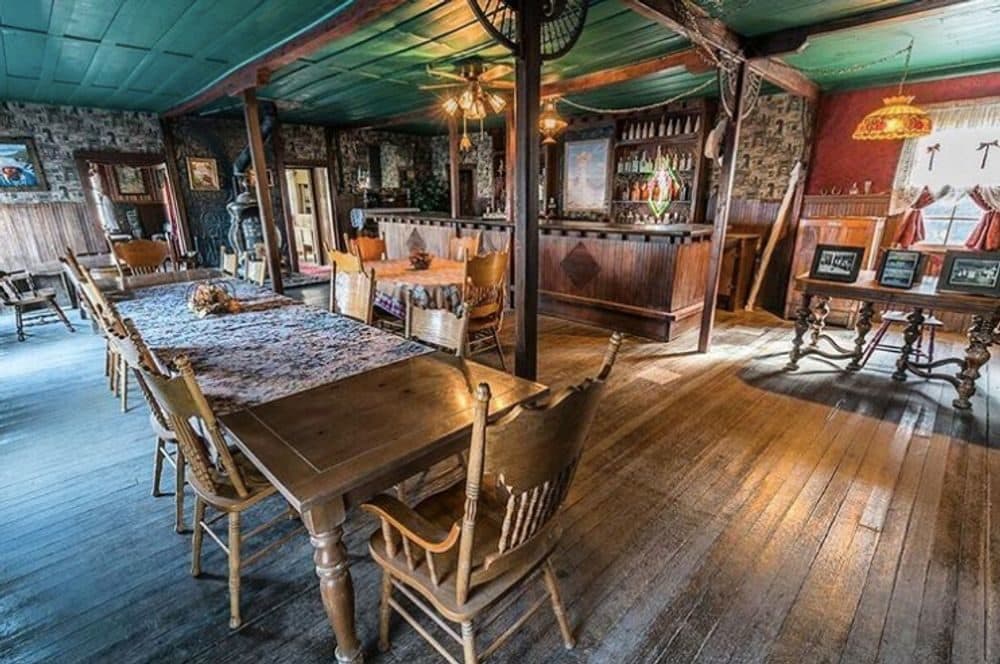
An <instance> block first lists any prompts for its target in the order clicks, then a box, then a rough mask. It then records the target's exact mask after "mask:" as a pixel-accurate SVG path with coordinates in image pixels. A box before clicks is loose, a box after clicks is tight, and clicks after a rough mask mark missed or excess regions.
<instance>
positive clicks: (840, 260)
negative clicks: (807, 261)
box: [809, 244, 865, 284]
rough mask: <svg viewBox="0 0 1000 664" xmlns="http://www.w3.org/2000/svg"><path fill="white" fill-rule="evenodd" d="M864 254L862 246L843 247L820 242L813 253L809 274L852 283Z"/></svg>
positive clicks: (818, 277)
mask: <svg viewBox="0 0 1000 664" xmlns="http://www.w3.org/2000/svg"><path fill="white" fill-rule="evenodd" d="M864 256H865V248H864V247H844V246H840V245H836V244H820V245H817V246H816V253H815V255H813V262H812V269H811V270H809V276H810V277H812V278H813V279H822V280H823V281H842V282H844V283H848V284H849V283H853V282H854V281H856V280H857V278H858V274H860V273H861V261H862V259H863V258H864Z"/></svg>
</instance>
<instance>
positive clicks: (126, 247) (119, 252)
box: [111, 240, 170, 274]
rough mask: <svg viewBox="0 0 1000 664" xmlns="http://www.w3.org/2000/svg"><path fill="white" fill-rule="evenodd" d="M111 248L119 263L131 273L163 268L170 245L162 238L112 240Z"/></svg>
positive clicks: (146, 272) (154, 270)
mask: <svg viewBox="0 0 1000 664" xmlns="http://www.w3.org/2000/svg"><path fill="white" fill-rule="evenodd" d="M111 250H112V251H113V252H114V254H115V258H117V259H118V261H119V263H120V264H124V265H125V267H127V268H128V269H129V270H130V271H131V273H132V274H151V273H153V272H157V271H159V270H161V269H162V268H163V266H164V265H165V264H166V262H167V259H169V258H170V245H168V244H167V243H166V242H165V241H163V240H129V241H128V242H113V243H112V244H111Z"/></svg>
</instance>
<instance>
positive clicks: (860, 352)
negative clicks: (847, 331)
mask: <svg viewBox="0 0 1000 664" xmlns="http://www.w3.org/2000/svg"><path fill="white" fill-rule="evenodd" d="M874 315H875V305H874V304H873V303H871V302H863V303H862V304H861V310H860V311H859V312H858V322H857V323H855V325H854V329H855V331H857V333H858V336H857V337H855V338H854V357H852V358H851V363H850V364H848V365H847V370H848V371H860V370H861V359H862V358H863V357H864V356H865V338H866V337H867V336H868V333H869V332H871V329H872V316H874Z"/></svg>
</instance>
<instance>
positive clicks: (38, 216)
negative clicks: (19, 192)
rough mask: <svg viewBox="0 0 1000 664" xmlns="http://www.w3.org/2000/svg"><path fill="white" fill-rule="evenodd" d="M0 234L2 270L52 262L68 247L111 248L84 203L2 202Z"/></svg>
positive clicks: (87, 250) (81, 250) (86, 249)
mask: <svg viewBox="0 0 1000 664" xmlns="http://www.w3.org/2000/svg"><path fill="white" fill-rule="evenodd" d="M0 238H3V242H0V270H34V269H38V268H41V267H43V266H47V265H51V264H52V263H53V262H54V261H58V260H59V257H60V256H62V255H63V254H65V253H66V247H71V248H72V249H73V250H74V251H76V252H77V253H81V254H83V253H95V252H102V251H107V250H108V246H107V242H106V241H105V239H104V234H103V233H102V232H101V229H100V227H99V226H98V225H97V224H95V223H94V221H93V220H92V219H91V218H90V215H89V214H88V213H87V206H86V205H85V204H84V203H32V204H13V205H0Z"/></svg>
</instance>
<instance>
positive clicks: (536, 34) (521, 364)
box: [507, 2, 542, 380]
mask: <svg viewBox="0 0 1000 664" xmlns="http://www.w3.org/2000/svg"><path fill="white" fill-rule="evenodd" d="M541 23H542V21H541V3H539V2H525V3H522V4H521V15H520V17H519V21H518V30H519V31H520V35H519V36H520V39H519V40H518V42H519V44H520V50H521V52H520V53H519V54H518V55H517V57H516V58H514V81H515V89H514V118H515V122H514V127H515V129H514V131H515V136H514V142H515V150H514V152H515V155H514V156H515V157H516V159H513V160H510V157H509V156H508V159H509V160H510V161H508V166H507V167H508V168H512V169H514V208H515V213H514V288H515V290H514V294H515V297H514V300H515V305H516V307H517V340H516V343H515V347H514V373H515V374H516V375H518V376H520V377H522V378H527V379H529V380H534V379H535V377H536V375H537V372H538V163H539V162H538V157H539V152H540V150H539V147H540V146H539V140H538V138H539V134H538V115H539V113H540V111H539V104H540V102H541V87H542V49H541Z"/></svg>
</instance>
